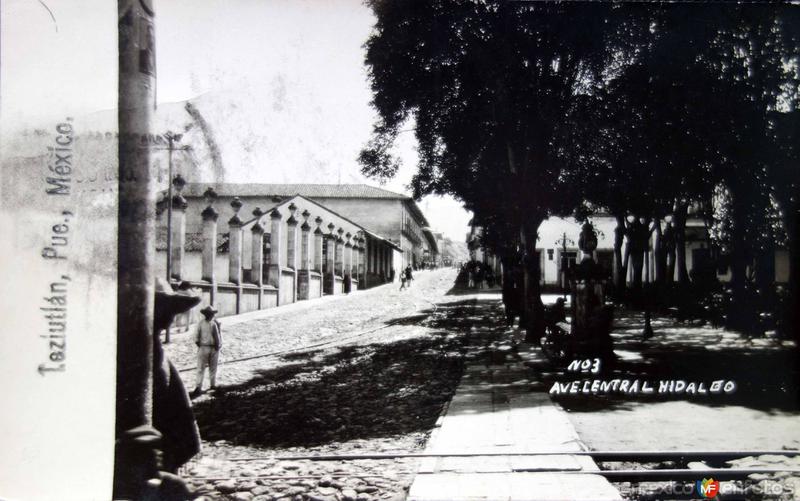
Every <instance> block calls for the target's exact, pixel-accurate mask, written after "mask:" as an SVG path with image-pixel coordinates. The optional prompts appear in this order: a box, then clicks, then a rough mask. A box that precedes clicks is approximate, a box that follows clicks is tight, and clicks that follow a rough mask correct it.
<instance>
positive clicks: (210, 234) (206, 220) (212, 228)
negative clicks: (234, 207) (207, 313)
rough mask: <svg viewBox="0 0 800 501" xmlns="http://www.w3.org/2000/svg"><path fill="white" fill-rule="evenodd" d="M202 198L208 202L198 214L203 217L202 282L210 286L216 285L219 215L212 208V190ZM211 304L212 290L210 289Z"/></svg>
mask: <svg viewBox="0 0 800 501" xmlns="http://www.w3.org/2000/svg"><path fill="white" fill-rule="evenodd" d="M204 196H205V197H206V200H208V206H207V207H206V208H205V209H203V212H202V213H201V214H200V215H201V216H202V217H203V276H202V278H203V280H206V281H208V282H210V283H211V284H216V283H217V274H216V272H215V263H216V261H217V219H218V218H219V213H218V212H217V211H216V210H214V207H213V206H212V203H213V200H214V199H215V198H216V197H217V194H216V192H214V190H213V189H212V188H209V189H207V190H206V192H205V194H204ZM212 303H213V288H212Z"/></svg>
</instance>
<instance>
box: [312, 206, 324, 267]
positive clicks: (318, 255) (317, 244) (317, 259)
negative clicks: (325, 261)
mask: <svg viewBox="0 0 800 501" xmlns="http://www.w3.org/2000/svg"><path fill="white" fill-rule="evenodd" d="M314 222H315V223H317V228H316V229H315V230H314V270H316V271H317V273H319V274H322V235H323V234H322V229H321V228H320V225H321V224H322V218H321V217H317V218H316V219H315V220H314Z"/></svg>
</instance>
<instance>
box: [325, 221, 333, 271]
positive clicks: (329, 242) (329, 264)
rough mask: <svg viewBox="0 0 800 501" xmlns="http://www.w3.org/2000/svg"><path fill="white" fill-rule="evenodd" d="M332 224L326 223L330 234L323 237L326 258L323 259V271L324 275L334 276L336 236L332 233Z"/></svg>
mask: <svg viewBox="0 0 800 501" xmlns="http://www.w3.org/2000/svg"><path fill="white" fill-rule="evenodd" d="M333 228H334V226H333V223H328V230H329V231H330V233H328V234H326V235H325V245H326V254H327V258H326V259H325V267H324V271H325V274H326V275H330V276H334V275H336V235H335V234H334V232H333Z"/></svg>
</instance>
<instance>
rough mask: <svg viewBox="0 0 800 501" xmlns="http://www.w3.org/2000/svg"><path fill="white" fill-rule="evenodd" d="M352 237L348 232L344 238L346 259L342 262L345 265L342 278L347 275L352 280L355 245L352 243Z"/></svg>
mask: <svg viewBox="0 0 800 501" xmlns="http://www.w3.org/2000/svg"><path fill="white" fill-rule="evenodd" d="M352 236H353V235H352V234H351V233H350V232H347V234H345V236H344V259H343V260H342V261H343V263H344V270H342V276H345V275H347V276H349V277H350V278H353V243H352V242H350V239H351V238H352Z"/></svg>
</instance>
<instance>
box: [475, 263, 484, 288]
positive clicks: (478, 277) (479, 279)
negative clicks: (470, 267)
mask: <svg viewBox="0 0 800 501" xmlns="http://www.w3.org/2000/svg"><path fill="white" fill-rule="evenodd" d="M475 282H476V283H477V285H478V289H483V288H484V287H486V284H485V282H484V270H483V265H482V264H481V263H478V266H477V267H476V269H475Z"/></svg>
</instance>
